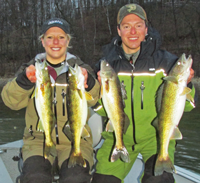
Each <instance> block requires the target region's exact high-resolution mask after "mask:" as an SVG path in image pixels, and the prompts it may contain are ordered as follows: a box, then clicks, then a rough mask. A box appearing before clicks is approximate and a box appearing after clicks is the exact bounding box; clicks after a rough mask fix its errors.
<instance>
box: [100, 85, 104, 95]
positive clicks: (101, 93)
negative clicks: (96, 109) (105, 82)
mask: <svg viewBox="0 0 200 183" xmlns="http://www.w3.org/2000/svg"><path fill="white" fill-rule="evenodd" d="M102 97H103V86H101V91H100V98H102Z"/></svg>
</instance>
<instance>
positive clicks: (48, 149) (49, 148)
mask: <svg viewBox="0 0 200 183" xmlns="http://www.w3.org/2000/svg"><path fill="white" fill-rule="evenodd" d="M50 154H51V155H52V156H53V157H56V156H57V151H56V146H55V144H54V143H53V142H51V143H50V144H47V143H45V147H44V157H45V158H48V157H49V156H50Z"/></svg>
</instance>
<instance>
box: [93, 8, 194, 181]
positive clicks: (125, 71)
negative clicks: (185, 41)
mask: <svg viewBox="0 0 200 183" xmlns="http://www.w3.org/2000/svg"><path fill="white" fill-rule="evenodd" d="M117 23H118V25H117V31H118V35H119V36H118V37H116V38H114V39H113V40H112V42H111V43H110V44H109V45H106V46H105V48H104V52H103V53H104V57H103V59H105V60H106V61H107V62H108V63H109V64H110V65H111V66H112V67H113V68H114V70H115V71H116V73H118V77H119V79H120V82H123V84H124V85H125V90H126V93H127V99H126V100H124V102H125V106H126V107H125V109H124V111H125V113H126V114H127V115H128V117H129V119H130V125H129V127H128V129H127V131H126V134H125V135H124V136H123V140H124V143H125V146H126V148H127V150H128V152H129V156H130V161H131V162H130V163H125V162H123V161H121V160H120V159H119V160H117V161H115V162H110V161H109V157H110V153H111V151H112V148H113V144H114V138H113V134H112V133H109V132H103V133H102V136H103V138H104V139H105V141H104V143H103V145H102V147H101V148H100V149H99V150H98V152H97V156H96V157H97V165H96V173H95V174H94V176H93V181H92V183H100V182H104V183H120V182H123V179H124V178H125V177H126V175H127V174H128V172H129V171H130V169H131V167H132V165H133V163H134V162H135V160H136V158H137V155H138V154H139V153H141V154H142V156H143V160H144V162H145V170H144V175H143V178H142V183H158V182H159V183H173V182H174V178H173V175H172V173H168V172H164V173H163V174H162V175H160V176H154V174H153V171H154V162H155V159H156V154H157V138H156V129H155V128H154V127H153V126H152V124H151V123H152V122H153V120H154V118H155V117H156V116H157V112H156V105H155V95H156V91H157V90H158V88H159V86H160V85H161V83H162V82H163V80H162V78H163V77H164V74H165V73H169V71H170V69H171V68H172V66H173V65H174V64H175V62H176V61H177V59H178V57H177V56H175V55H173V54H171V53H169V52H167V51H164V50H161V49H160V45H161V41H160V36H159V34H158V32H156V31H155V30H153V29H152V28H150V27H148V21H147V16H146V13H145V11H144V10H143V8H142V7H140V6H139V5H137V4H128V5H125V6H123V7H122V8H121V9H120V10H119V12H118V16H117ZM99 70H100V62H99V63H98V64H97V65H96V72H97V75H98V80H99V81H100V80H101V78H100V72H99ZM192 74H193V70H192V69H191V76H190V77H189V79H188V86H189V87H190V88H191V89H192V92H191V94H192V95H193V96H194V93H195V89H194V87H193V85H192V83H191V82H190V81H191V78H192V77H193V76H192ZM192 108H193V106H192V105H191V104H190V103H189V102H186V106H185V110H187V111H189V110H191V109H192ZM98 109H99V110H98ZM96 110H97V112H98V113H99V114H100V115H105V113H104V111H103V108H101V107H100V106H97V108H96ZM175 144H176V142H175V140H171V141H170V144H169V156H170V159H171V160H172V162H174V152H175Z"/></svg>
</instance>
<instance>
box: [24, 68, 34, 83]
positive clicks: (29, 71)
mask: <svg viewBox="0 0 200 183" xmlns="http://www.w3.org/2000/svg"><path fill="white" fill-rule="evenodd" d="M35 71H36V70H35V66H34V65H30V66H29V67H27V68H26V76H27V78H28V79H29V80H30V81H31V83H35V82H36V76H35Z"/></svg>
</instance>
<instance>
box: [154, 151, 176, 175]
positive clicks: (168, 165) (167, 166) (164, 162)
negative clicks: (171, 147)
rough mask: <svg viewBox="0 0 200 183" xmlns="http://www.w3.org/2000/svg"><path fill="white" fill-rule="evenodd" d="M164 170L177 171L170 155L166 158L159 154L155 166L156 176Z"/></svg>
mask: <svg viewBox="0 0 200 183" xmlns="http://www.w3.org/2000/svg"><path fill="white" fill-rule="evenodd" d="M164 171H165V172H169V173H173V172H175V173H176V169H175V167H174V165H173V163H172V161H171V160H170V158H169V156H168V157H167V158H166V159H164V158H162V157H160V156H159V155H158V157H157V160H156V164H155V168H154V175H155V176H159V175H162V174H163V172H164Z"/></svg>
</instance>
